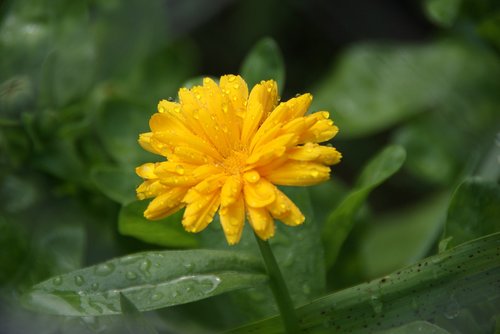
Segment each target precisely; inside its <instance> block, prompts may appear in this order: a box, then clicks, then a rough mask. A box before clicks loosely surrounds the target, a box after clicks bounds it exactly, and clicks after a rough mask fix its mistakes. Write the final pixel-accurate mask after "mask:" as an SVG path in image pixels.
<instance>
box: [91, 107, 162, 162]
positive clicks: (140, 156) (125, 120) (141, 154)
mask: <svg viewBox="0 0 500 334" xmlns="http://www.w3.org/2000/svg"><path fill="white" fill-rule="evenodd" d="M151 115H152V112H151V111H150V110H147V108H145V107H144V106H143V105H141V104H137V103H134V101H130V100H123V99H112V100H108V101H107V102H106V103H104V104H103V106H102V108H101V115H100V118H99V121H98V124H97V129H98V133H99V137H100V138H101V140H102V142H103V144H104V146H105V148H106V149H107V151H108V152H109V154H110V155H111V156H112V157H113V158H114V159H115V161H117V162H118V163H120V164H121V165H123V166H124V167H125V168H135V167H137V166H138V165H140V164H142V163H144V162H146V161H151V160H153V158H154V155H153V154H151V153H149V152H147V151H145V150H144V149H143V148H142V147H140V146H139V144H138V143H137V139H138V138H139V134H140V133H143V132H147V131H148V121H149V118H150V116H151Z"/></svg>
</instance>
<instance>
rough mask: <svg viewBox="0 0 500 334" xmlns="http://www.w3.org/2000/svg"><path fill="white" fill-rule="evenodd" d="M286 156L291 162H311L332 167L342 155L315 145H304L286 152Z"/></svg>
mask: <svg viewBox="0 0 500 334" xmlns="http://www.w3.org/2000/svg"><path fill="white" fill-rule="evenodd" d="M287 156H288V157H289V158H290V159H293V160H299V161H313V162H318V163H321V164H325V165H334V164H336V163H338V162H339V161H340V158H341V157H342V155H341V154H340V153H339V152H338V151H337V150H336V149H335V148H334V147H329V146H324V145H319V144H316V143H305V144H304V145H303V146H297V147H294V148H292V149H290V150H289V151H287Z"/></svg>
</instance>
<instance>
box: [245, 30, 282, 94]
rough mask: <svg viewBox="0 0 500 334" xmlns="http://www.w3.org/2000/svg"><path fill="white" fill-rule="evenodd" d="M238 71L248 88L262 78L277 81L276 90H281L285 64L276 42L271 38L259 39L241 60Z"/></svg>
mask: <svg viewBox="0 0 500 334" xmlns="http://www.w3.org/2000/svg"><path fill="white" fill-rule="evenodd" d="M240 73H241V75H242V76H243V78H244V79H245V81H246V82H247V85H248V88H249V89H251V88H252V87H253V86H254V85H256V84H258V83H259V82H261V81H262V80H269V79H272V80H275V81H276V82H277V83H278V91H279V92H283V87H284V85H285V65H284V63H283V56H282V55H281V51H280V49H279V46H278V44H276V42H275V41H274V40H273V39H272V38H264V39H261V40H260V41H259V42H258V43H257V44H256V45H255V46H254V47H253V48H252V50H251V51H250V53H249V54H248V55H247V57H246V58H245V60H244V61H243V64H242V65H241V69H240Z"/></svg>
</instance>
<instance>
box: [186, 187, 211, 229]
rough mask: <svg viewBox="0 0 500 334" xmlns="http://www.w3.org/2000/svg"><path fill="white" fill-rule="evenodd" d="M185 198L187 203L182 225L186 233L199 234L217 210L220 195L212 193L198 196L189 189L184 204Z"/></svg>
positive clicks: (194, 191)
mask: <svg viewBox="0 0 500 334" xmlns="http://www.w3.org/2000/svg"><path fill="white" fill-rule="evenodd" d="M186 198H188V199H189V202H188V204H187V206H186V210H185V211H184V216H183V218H182V225H183V226H184V229H185V230H186V231H188V232H200V231H201V230H203V229H205V227H207V225H208V224H210V222H211V221H212V220H213V217H214V214H215V212H216V211H217V209H218V208H219V203H220V193H219V192H218V191H214V192H213V193H211V194H200V193H198V192H197V191H196V190H194V189H191V190H189V192H188V194H187V195H186V196H185V197H184V200H183V201H184V202H186Z"/></svg>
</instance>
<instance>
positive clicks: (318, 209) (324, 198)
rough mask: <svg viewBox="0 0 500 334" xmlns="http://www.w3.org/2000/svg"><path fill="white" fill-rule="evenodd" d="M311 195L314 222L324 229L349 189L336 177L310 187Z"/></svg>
mask: <svg viewBox="0 0 500 334" xmlns="http://www.w3.org/2000/svg"><path fill="white" fill-rule="evenodd" d="M309 193H310V194H311V204H312V206H313V212H314V220H315V221H316V222H317V223H318V224H319V226H320V227H322V226H323V224H324V223H325V221H326V219H327V217H328V215H329V214H330V212H331V211H332V210H333V209H334V208H335V207H336V206H337V205H338V204H339V203H340V201H341V200H342V199H343V198H344V197H345V196H346V194H347V187H346V186H345V185H344V184H343V183H341V180H339V179H336V178H335V175H334V176H332V180H330V181H327V182H324V183H321V184H318V185H315V186H312V187H310V188H309Z"/></svg>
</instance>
